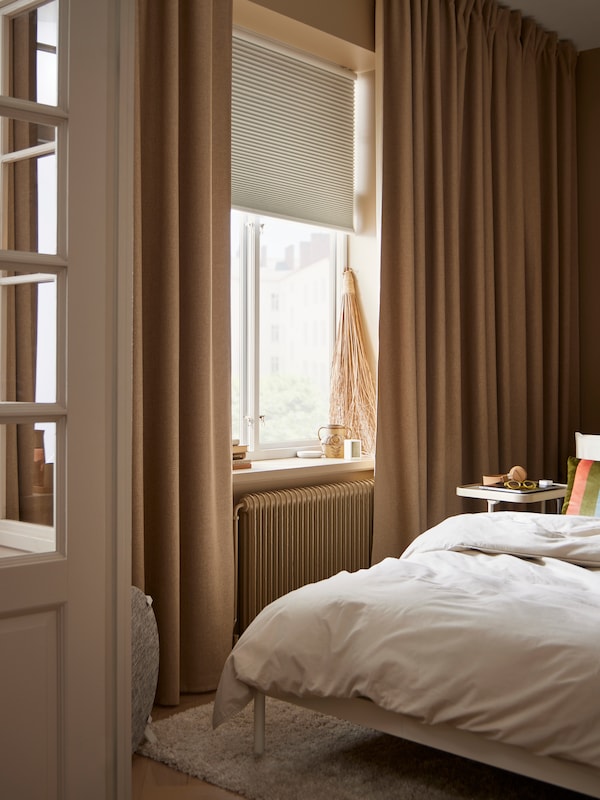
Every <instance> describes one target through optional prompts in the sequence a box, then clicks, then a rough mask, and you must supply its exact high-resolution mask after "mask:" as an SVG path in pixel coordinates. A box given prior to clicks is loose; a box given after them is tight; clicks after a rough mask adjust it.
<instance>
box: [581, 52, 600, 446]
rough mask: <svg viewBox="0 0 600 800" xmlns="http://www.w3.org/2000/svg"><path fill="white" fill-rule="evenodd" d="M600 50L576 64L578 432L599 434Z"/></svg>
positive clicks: (590, 53)
mask: <svg viewBox="0 0 600 800" xmlns="http://www.w3.org/2000/svg"><path fill="white" fill-rule="evenodd" d="M599 86H600V48H599V49H595V50H585V51H583V52H582V53H580V54H579V58H578V63H577V128H578V132H577V152H578V162H579V175H578V179H579V266H580V277H581V287H580V290H581V301H580V313H581V319H580V341H581V351H580V352H581V397H582V400H581V429H582V430H583V431H584V432H586V433H600V346H599V340H600V333H599V329H598V313H599V308H600V147H599V144H598V143H599V142H600V95H599V94H598V87H599Z"/></svg>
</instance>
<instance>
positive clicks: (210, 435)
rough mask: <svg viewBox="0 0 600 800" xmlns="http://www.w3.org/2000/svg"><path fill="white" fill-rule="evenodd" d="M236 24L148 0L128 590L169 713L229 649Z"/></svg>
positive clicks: (215, 672)
mask: <svg viewBox="0 0 600 800" xmlns="http://www.w3.org/2000/svg"><path fill="white" fill-rule="evenodd" d="M231 13H232V12H231V2H230V0H178V2H174V1H173V2H156V0H139V3H138V48H137V66H138V80H137V85H138V92H137V103H138V109H137V119H138V125H137V136H136V162H137V163H136V192H137V196H136V239H135V299H134V304H135V308H134V317H135V320H134V429H135V431H134V485H135V486H134V545H133V582H134V584H136V585H138V586H140V587H141V588H143V589H144V591H146V593H147V594H150V595H151V596H152V597H153V600H154V609H155V612H156V617H157V622H158V629H159V638H160V671H159V685H158V691H157V701H158V702H159V703H162V704H167V705H170V704H176V703H178V702H179V696H180V693H181V692H191V691H194V692H199V691H207V690H211V689H214V688H215V687H216V685H217V682H218V679H219V675H220V671H221V668H222V665H223V662H224V660H225V657H226V656H227V654H228V652H229V650H230V647H231V641H232V628H233V537H232V492H231V421H230V414H229V411H228V409H229V408H230V404H231V399H230V350H229V314H230V312H229V302H230V301H229V274H230V265H229V216H230V94H231V89H230V83H231V30H232V28H231V25H232V19H231Z"/></svg>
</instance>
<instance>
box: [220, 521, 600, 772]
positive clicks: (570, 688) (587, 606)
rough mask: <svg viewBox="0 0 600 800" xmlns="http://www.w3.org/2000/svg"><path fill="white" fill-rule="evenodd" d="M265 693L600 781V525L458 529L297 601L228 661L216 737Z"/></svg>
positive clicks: (261, 622)
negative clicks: (544, 762) (367, 705)
mask: <svg viewBox="0 0 600 800" xmlns="http://www.w3.org/2000/svg"><path fill="white" fill-rule="evenodd" d="M254 688H257V689H260V690H261V691H264V692H265V693H275V694H276V693H277V692H285V693H290V694H294V695H299V696H305V695H316V696H333V697H345V698H349V697H367V698H369V699H371V700H372V701H373V702H375V703H377V705H379V706H381V707H383V708H385V709H388V710H391V711H397V712H401V713H403V714H408V715H410V716H412V717H414V718H416V719H418V720H420V721H422V722H425V723H430V724H435V723H447V724H449V725H452V726H455V727H458V728H461V729H465V730H470V731H473V732H476V733H479V734H481V735H483V736H485V737H487V738H489V739H495V740H501V741H504V742H507V743H510V744H514V745H517V746H520V747H523V748H525V749H527V750H529V751H531V752H534V753H537V754H539V755H552V756H556V757H561V758H567V759H571V760H574V761H578V762H582V763H586V764H591V765H594V766H596V767H600V520H598V519H592V518H588V517H569V516H561V515H555V514H547V515H546V514H533V513H527V512H510V511H507V512H494V513H490V514H463V515H459V516H456V517H450V518H448V519H447V520H445V521H444V522H442V523H441V524H440V525H437V526H436V527H434V528H432V529H430V530H429V531H427V532H426V533H424V534H422V535H421V536H420V537H418V538H417V539H416V540H415V541H414V542H413V543H412V544H411V545H410V547H409V548H408V549H407V550H406V551H405V553H404V554H403V555H402V557H401V558H399V559H394V558H387V559H385V560H384V561H382V562H380V563H379V564H376V565H375V566H373V567H371V568H370V569H368V570H361V571H359V572H355V573H347V572H341V573H339V574H337V575H335V576H334V577H332V578H329V579H327V580H324V581H320V582H318V583H314V584H310V585H308V586H304V587H302V588H301V589H297V590H296V591H294V592H290V593H289V594H288V595H285V596H284V597H282V598H280V599H279V600H276V601H275V602H273V603H271V604H270V605H269V606H268V607H267V608H265V609H264V610H263V611H262V612H261V613H260V614H259V616H258V617H257V618H256V619H255V620H254V621H253V623H252V624H251V625H250V626H249V627H248V629H247V630H246V631H245V632H244V634H243V635H242V636H241V637H240V639H239V641H238V643H237V645H236V646H235V648H234V649H233V651H232V652H231V654H230V656H229V658H228V660H227V662H226V664H225V668H224V670H223V674H222V677H221V681H220V684H219V688H218V691H217V696H216V699H215V710H214V718H213V723H214V725H215V726H217V725H219V724H221V723H222V722H223V721H225V720H226V719H228V718H229V717H230V716H231V715H233V714H235V713H237V712H238V711H239V710H240V709H242V708H243V707H244V706H245V705H246V703H248V702H249V700H250V699H251V698H252V697H253V689H254Z"/></svg>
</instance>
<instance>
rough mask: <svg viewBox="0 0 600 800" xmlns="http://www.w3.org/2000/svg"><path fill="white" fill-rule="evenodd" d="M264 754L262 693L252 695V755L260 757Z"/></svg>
mask: <svg viewBox="0 0 600 800" xmlns="http://www.w3.org/2000/svg"><path fill="white" fill-rule="evenodd" d="M264 752H265V696H264V694H262V692H256V693H255V695H254V754H255V755H257V756H262V754H263V753H264Z"/></svg>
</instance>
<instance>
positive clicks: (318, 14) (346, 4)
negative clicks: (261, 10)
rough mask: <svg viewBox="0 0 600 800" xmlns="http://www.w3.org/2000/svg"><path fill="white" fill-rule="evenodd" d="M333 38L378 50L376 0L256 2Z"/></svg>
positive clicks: (260, 0) (261, 0)
mask: <svg viewBox="0 0 600 800" xmlns="http://www.w3.org/2000/svg"><path fill="white" fill-rule="evenodd" d="M253 2H254V3H256V4H258V5H261V6H264V7H265V8H270V9H271V10H272V11H277V12H278V13H279V14H283V15H285V16H286V17H291V18H292V19H295V20H297V21H298V22H302V23H304V24H306V25H310V26H311V27H312V28H317V29H319V30H321V31H324V32H325V33H330V34H331V35H332V36H337V37H339V38H340V39H344V40H345V41H347V42H352V43H353V44H357V45H358V46H359V47H364V48H366V49H367V50H375V24H374V21H375V0H253Z"/></svg>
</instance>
